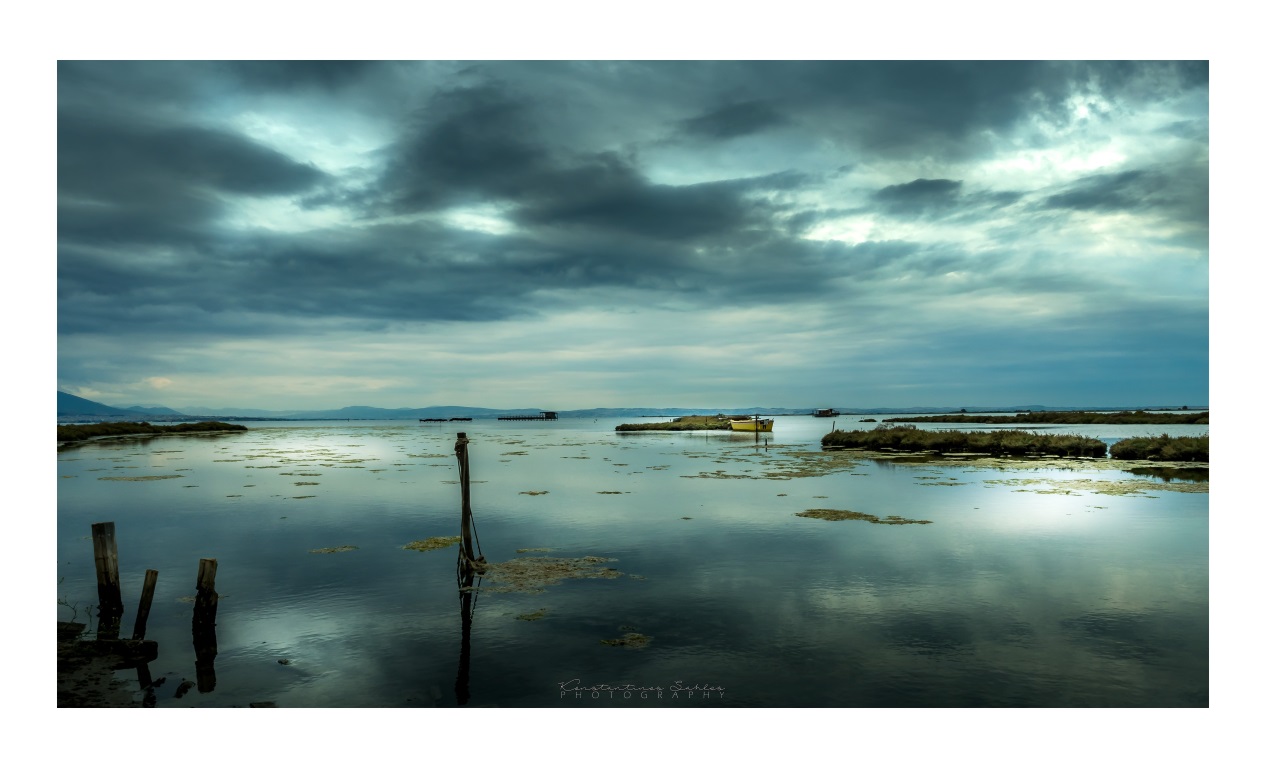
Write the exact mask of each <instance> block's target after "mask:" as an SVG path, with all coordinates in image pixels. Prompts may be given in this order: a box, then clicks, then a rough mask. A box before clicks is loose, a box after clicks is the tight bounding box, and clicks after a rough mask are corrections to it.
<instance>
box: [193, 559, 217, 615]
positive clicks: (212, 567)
mask: <svg viewBox="0 0 1263 762" xmlns="http://www.w3.org/2000/svg"><path fill="white" fill-rule="evenodd" d="M218 567H219V562H218V561H216V560H215V559H213V558H203V559H201V560H200V561H198V562H197V598H196V599H195V600H194V602H193V631H194V632H197V631H198V630H205V629H212V630H213V629H214V627H215V611H216V609H218V608H219V593H217V592H215V572H216V570H217V569H218Z"/></svg>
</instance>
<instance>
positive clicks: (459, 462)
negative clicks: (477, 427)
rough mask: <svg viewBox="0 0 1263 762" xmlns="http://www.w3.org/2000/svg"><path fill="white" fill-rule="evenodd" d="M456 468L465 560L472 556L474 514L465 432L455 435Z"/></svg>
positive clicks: (461, 546)
mask: <svg viewBox="0 0 1263 762" xmlns="http://www.w3.org/2000/svg"><path fill="white" fill-rule="evenodd" d="M456 467H457V469H458V471H459V472H460V549H461V554H462V555H463V556H464V558H465V560H466V561H467V562H468V561H473V560H474V558H475V556H474V544H473V543H474V537H473V535H474V525H473V522H474V513H473V508H472V507H471V506H470V502H469V439H468V438H467V437H466V436H465V432H463V431H458V432H457V433H456Z"/></svg>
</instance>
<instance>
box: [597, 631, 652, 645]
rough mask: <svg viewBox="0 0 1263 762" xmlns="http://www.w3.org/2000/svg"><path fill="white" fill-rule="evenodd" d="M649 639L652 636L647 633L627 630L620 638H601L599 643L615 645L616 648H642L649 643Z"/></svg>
mask: <svg viewBox="0 0 1263 762" xmlns="http://www.w3.org/2000/svg"><path fill="white" fill-rule="evenodd" d="M651 640H653V638H651V637H649V636H648V635H642V634H641V633H639V632H629V633H627V634H626V635H624V636H623V637H621V638H612V639H609V640H602V641H601V645H603V646H615V647H618V648H644V647H645V646H647V645H649V641H651Z"/></svg>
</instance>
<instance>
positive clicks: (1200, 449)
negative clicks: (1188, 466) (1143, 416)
mask: <svg viewBox="0 0 1263 762" xmlns="http://www.w3.org/2000/svg"><path fill="white" fill-rule="evenodd" d="M1110 456H1111V457H1113V458H1118V459H1122V460H1163V461H1172V462H1184V463H1209V462H1210V437H1209V436H1204V437H1172V436H1168V435H1166V434H1163V435H1162V436H1159V437H1131V438H1129V439H1120V440H1119V441H1117V442H1115V443H1114V445H1113V446H1112V447H1110Z"/></svg>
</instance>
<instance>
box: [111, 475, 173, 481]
mask: <svg viewBox="0 0 1263 762" xmlns="http://www.w3.org/2000/svg"><path fill="white" fill-rule="evenodd" d="M183 478H184V477H183V476H181V475H180V474H162V475H160V476H98V477H97V479H99V480H101V481H103V482H152V481H157V480H159V479H183Z"/></svg>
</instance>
